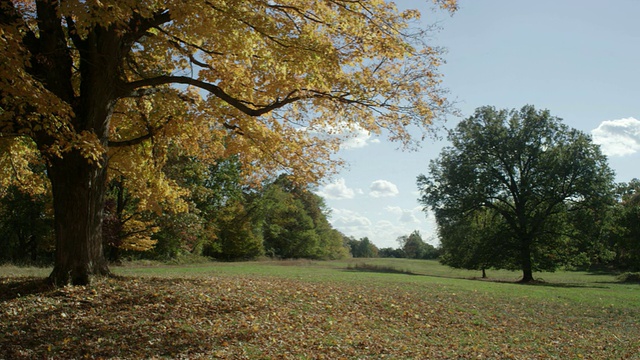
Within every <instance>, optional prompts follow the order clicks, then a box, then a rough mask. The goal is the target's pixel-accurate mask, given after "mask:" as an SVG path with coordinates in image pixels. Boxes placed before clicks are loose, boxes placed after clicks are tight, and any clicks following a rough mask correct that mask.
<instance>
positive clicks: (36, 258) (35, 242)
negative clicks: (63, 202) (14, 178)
mask: <svg viewBox="0 0 640 360" xmlns="http://www.w3.org/2000/svg"><path fill="white" fill-rule="evenodd" d="M50 204H51V203H50V198H49V197H48V196H46V194H29V193H25V192H23V191H21V190H20V189H19V188H17V187H16V186H10V187H9V188H8V189H6V191H5V192H4V196H3V197H1V198H0V263H2V262H12V263H15V264H47V265H48V264H49V263H50V262H51V260H52V255H53V218H52V214H51V209H50Z"/></svg>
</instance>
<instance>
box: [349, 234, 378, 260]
mask: <svg viewBox="0 0 640 360" xmlns="http://www.w3.org/2000/svg"><path fill="white" fill-rule="evenodd" d="M347 243H348V244H349V247H350V248H351V256H353V257H354V258H376V257H378V252H379V250H378V247H376V245H375V244H374V243H372V242H371V240H369V238H368V237H366V236H365V237H363V238H361V239H359V240H356V239H355V238H354V237H349V238H348V239H347Z"/></svg>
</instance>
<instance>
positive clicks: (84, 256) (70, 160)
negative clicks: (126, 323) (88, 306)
mask: <svg viewBox="0 0 640 360" xmlns="http://www.w3.org/2000/svg"><path fill="white" fill-rule="evenodd" d="M106 169H107V160H106V158H104V159H103V160H102V161H101V163H100V164H98V163H96V162H91V161H90V160H88V159H86V158H85V157H83V156H82V155H81V154H80V153H79V152H78V151H77V150H72V151H71V152H69V153H65V154H64V156H63V157H62V158H55V159H53V160H52V163H51V166H50V167H49V168H48V175H49V179H50V180H51V185H52V191H53V207H54V213H55V232H56V254H55V267H54V269H53V272H52V273H51V275H50V276H49V279H50V280H51V281H52V282H53V283H54V284H56V285H60V286H62V285H67V284H73V285H85V284H88V283H89V282H90V281H91V277H92V276H94V275H108V274H109V268H108V267H107V262H106V260H105V258H104V255H103V249H102V212H103V211H104V196H105V190H106V180H107V178H106V173H107V172H106Z"/></svg>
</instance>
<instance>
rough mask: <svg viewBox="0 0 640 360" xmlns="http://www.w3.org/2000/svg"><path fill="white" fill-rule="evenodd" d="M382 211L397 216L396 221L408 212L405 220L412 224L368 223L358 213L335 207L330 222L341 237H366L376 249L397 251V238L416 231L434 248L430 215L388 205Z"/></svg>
mask: <svg viewBox="0 0 640 360" xmlns="http://www.w3.org/2000/svg"><path fill="white" fill-rule="evenodd" d="M385 210H386V212H389V213H391V214H392V215H397V216H398V219H401V218H402V217H403V216H404V214H406V213H408V214H409V215H408V216H407V218H408V219H410V220H411V222H402V221H399V220H393V219H379V220H371V219H370V218H369V217H367V216H366V215H363V214H361V213H359V212H356V211H353V210H348V209H335V208H334V209H332V210H331V218H330V221H331V224H332V225H333V227H334V228H336V229H338V230H340V231H341V232H342V233H343V234H345V235H347V236H353V237H354V238H356V239H361V238H363V237H367V238H369V240H371V241H372V242H373V243H374V244H376V246H378V247H379V248H383V247H392V248H397V247H398V243H397V242H396V239H397V238H398V237H400V236H403V235H409V234H411V233H412V232H413V231H415V230H418V231H420V233H421V234H422V239H423V240H425V241H426V242H428V243H431V244H432V245H437V241H438V240H437V238H436V236H435V231H436V230H435V229H436V225H435V221H434V219H433V216H427V217H426V218H425V217H424V214H423V213H422V210H421V208H420V207H416V208H413V209H403V208H400V207H397V206H389V207H386V208H385ZM419 213H420V214H419ZM413 218H415V220H416V221H415V222H413Z"/></svg>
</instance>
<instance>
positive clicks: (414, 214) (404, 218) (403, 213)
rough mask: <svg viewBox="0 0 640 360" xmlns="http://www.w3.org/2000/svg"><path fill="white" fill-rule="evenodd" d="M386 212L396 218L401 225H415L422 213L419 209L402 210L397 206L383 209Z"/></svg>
mask: <svg viewBox="0 0 640 360" xmlns="http://www.w3.org/2000/svg"><path fill="white" fill-rule="evenodd" d="M385 210H387V211H388V212H390V213H392V214H394V215H396V216H398V221H399V222H400V223H402V224H416V223H419V222H420V219H419V216H420V213H421V212H422V209H421V208H420V207H416V208H413V209H403V208H401V207H399V206H387V207H386V208H385Z"/></svg>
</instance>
